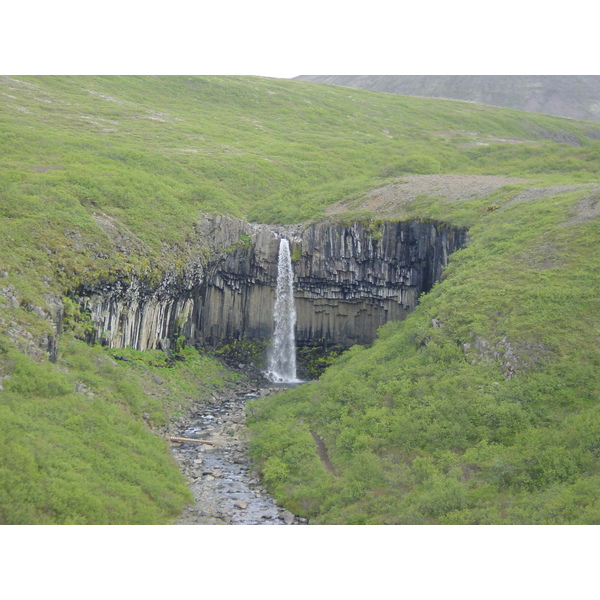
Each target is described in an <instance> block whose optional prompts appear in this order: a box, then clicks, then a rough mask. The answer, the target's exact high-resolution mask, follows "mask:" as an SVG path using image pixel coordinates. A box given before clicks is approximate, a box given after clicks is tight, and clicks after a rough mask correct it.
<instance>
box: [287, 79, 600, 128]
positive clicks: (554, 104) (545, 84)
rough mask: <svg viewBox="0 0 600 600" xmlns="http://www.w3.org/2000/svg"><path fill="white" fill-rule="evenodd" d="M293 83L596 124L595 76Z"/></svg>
mask: <svg viewBox="0 0 600 600" xmlns="http://www.w3.org/2000/svg"><path fill="white" fill-rule="evenodd" d="M295 79H298V80H301V81H308V82H312V83H327V84H332V85H342V86H347V87H354V88H361V89H365V90H371V91H376V92H387V93H390V94H405V95H408V96H425V97H432V98H451V99H454V100H467V101H469V102H478V103H480V104H490V105H492V106H502V107H504V108H516V109H519V110H527V111H529V112H539V113H546V114H549V115H557V116H559V117H570V118H573V119H587V120H594V121H600V76H598V75H300V76H299V77H296V78H295Z"/></svg>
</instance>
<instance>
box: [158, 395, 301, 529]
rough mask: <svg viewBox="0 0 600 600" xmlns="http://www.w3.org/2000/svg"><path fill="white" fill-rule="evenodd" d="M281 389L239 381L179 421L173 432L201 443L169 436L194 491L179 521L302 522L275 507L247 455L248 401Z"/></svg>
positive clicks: (252, 523)
mask: <svg viewBox="0 0 600 600" xmlns="http://www.w3.org/2000/svg"><path fill="white" fill-rule="evenodd" d="M281 389H282V388H276V387H259V386H257V385H248V384H243V385H238V386H236V387H235V388H232V389H230V390H229V391H227V392H225V393H223V394H221V395H220V396H219V397H217V396H213V397H212V399H211V400H210V401H208V402H199V403H198V404H196V405H194V406H193V407H192V408H191V410H190V411H189V412H188V414H187V416H185V417H183V418H181V419H180V420H179V422H178V423H177V424H175V425H174V426H173V427H172V428H171V430H170V432H169V434H168V435H169V436H170V437H174V438H189V439H196V440H198V441H201V442H209V444H203V443H196V442H178V441H171V451H172V452H173V456H174V457H175V459H176V461H177V463H178V464H179V467H180V468H181V471H182V472H183V474H184V475H185V476H186V477H187V479H188V484H189V488H190V490H191V491H192V493H193V494H194V499H195V502H194V504H192V505H190V506H188V507H186V508H185V510H184V511H183V513H182V514H181V516H180V517H179V518H178V519H177V520H176V521H175V524H176V525H302V524H308V521H307V519H303V518H299V517H297V516H295V515H293V514H292V513H291V512H290V511H288V510H285V509H284V508H281V507H279V506H277V504H276V503H275V500H274V499H273V498H272V497H271V496H270V495H269V493H268V492H267V491H266V489H265V488H264V487H263V485H262V483H261V481H260V479H259V476H258V473H257V472H256V471H255V470H254V469H253V467H252V460H251V458H250V457H249V456H248V442H247V430H246V426H245V420H246V405H247V404H248V403H250V402H252V401H253V400H254V399H256V398H258V397H260V396H266V395H270V394H273V393H278V392H280V391H281Z"/></svg>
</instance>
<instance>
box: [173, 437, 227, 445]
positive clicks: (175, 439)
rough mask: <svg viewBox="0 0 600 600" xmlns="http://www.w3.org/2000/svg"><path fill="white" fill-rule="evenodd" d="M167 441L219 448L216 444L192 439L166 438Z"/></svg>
mask: <svg viewBox="0 0 600 600" xmlns="http://www.w3.org/2000/svg"><path fill="white" fill-rule="evenodd" d="M166 439H167V440H169V441H171V442H192V443H194V444H208V445H209V446H220V445H221V444H217V442H205V441H203V440H196V439H194V438H180V437H167V438H166Z"/></svg>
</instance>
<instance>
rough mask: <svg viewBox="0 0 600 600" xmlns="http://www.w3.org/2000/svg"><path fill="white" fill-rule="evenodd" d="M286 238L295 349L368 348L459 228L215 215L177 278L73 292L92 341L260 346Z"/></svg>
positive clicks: (433, 275) (267, 330)
mask: <svg viewBox="0 0 600 600" xmlns="http://www.w3.org/2000/svg"><path fill="white" fill-rule="evenodd" d="M281 237H285V238H287V239H288V240H289V241H290V248H291V252H292V260H293V270H294V289H295V298H296V310H297V326H296V340H297V343H298V344H301V345H320V344H342V345H344V346H350V345H352V344H357V343H358V344H360V343H368V342H371V341H372V340H373V339H374V337H375V334H376V330H377V328H378V327H380V326H381V325H383V324H384V323H386V322H387V321H389V320H400V319H403V318H405V317H406V315H407V314H409V313H410V311H412V310H413V309H414V307H415V306H416V303H417V300H418V297H419V295H420V294H421V293H423V292H427V291H429V289H431V286H432V285H433V283H434V282H435V281H436V280H437V279H438V278H439V277H440V275H441V272H442V269H443V268H444V266H445V265H446V264H447V262H448V257H449V255H450V254H451V253H452V252H454V251H455V250H457V249H459V248H460V247H461V246H463V245H464V243H465V238H466V232H465V231H464V230H457V229H450V228H446V227H443V226H441V225H438V224H434V223H408V222H386V223H381V224H377V225H374V224H373V223H365V224H363V223H354V224H352V225H350V226H343V225H339V224H331V223H319V224H313V225H294V226H270V225H258V224H251V223H245V222H243V221H240V220H236V219H232V218H230V217H224V216H218V217H214V218H206V219H204V220H202V221H201V222H200V223H199V224H198V227H197V240H195V241H193V242H192V243H193V244H196V245H197V246H198V256H203V257H204V258H203V259H202V260H200V259H198V261H196V262H195V263H194V264H191V265H187V268H186V269H185V275H184V276H183V277H181V276H179V277H177V278H175V277H173V276H172V275H169V274H168V273H166V274H165V275H164V276H163V281H162V282H161V283H160V284H159V285H157V286H156V287H155V288H154V289H150V288H148V286H144V285H142V284H141V282H139V281H136V280H135V278H134V279H133V280H131V281H129V282H128V283H127V284H126V285H125V284H124V283H122V282H116V283H114V284H111V285H108V286H104V287H102V288H100V287H95V288H94V287H93V286H92V287H90V286H88V287H87V288H86V289H82V290H80V292H79V295H80V302H81V303H82V304H83V305H84V306H85V307H86V308H87V309H88V310H89V311H90V315H91V318H92V323H93V325H94V328H95V330H96V338H97V339H99V340H100V341H102V343H105V344H107V345H109V346H112V347H120V346H132V347H134V348H137V349H140V350H143V349H147V348H156V347H159V346H161V344H168V340H169V339H172V338H173V336H174V335H180V334H183V335H184V336H185V337H186V338H187V340H188V341H189V342H190V343H200V344H209V345H215V344H218V343H219V342H221V341H223V340H232V339H242V338H248V339H268V338H270V337H271V335H272V331H273V307H274V303H275V281H276V277H277V255H278V249H279V242H280V238H281Z"/></svg>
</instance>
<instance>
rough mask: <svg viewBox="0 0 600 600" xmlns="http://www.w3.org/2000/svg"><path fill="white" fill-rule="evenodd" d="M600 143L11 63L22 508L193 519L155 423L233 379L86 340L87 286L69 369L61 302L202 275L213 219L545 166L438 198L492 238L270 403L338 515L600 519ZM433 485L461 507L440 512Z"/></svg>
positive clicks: (10, 442) (460, 112) (458, 220)
mask: <svg viewBox="0 0 600 600" xmlns="http://www.w3.org/2000/svg"><path fill="white" fill-rule="evenodd" d="M598 139H600V125H598V124H595V123H592V122H578V121H574V120H567V119H560V118H553V117H547V116H542V115H533V114H528V113H523V112H519V111H509V110H501V109H494V108H491V107H482V106H477V105H473V104H468V103H464V102H455V101H442V100H433V99H431V100H428V99H417V98H406V97H399V96H398V97H395V96H390V95H386V94H377V93H370V92H364V91H361V90H352V91H349V90H348V89H343V88H333V87H330V86H318V85H313V84H307V83H300V82H294V81H279V80H269V79H260V78H251V77H2V78H0V156H1V160H0V232H1V239H2V250H1V252H0V377H2V379H1V380H0V383H1V384H2V386H1V387H2V389H1V390H0V397H1V402H0V409H1V410H2V413H3V418H2V420H1V422H0V436H2V444H0V448H1V450H0V490H1V493H2V497H1V498H0V522H5V523H37V522H40V523H54V522H56V523H65V522H78V523H79V522H85V523H92V522H102V523H105V522H110V523H117V522H120V523H127V522H132V523H133V522H136V523H137V522H166V521H168V520H169V518H171V517H172V516H173V515H174V514H176V513H177V511H178V510H179V508H180V507H181V506H182V504H183V503H185V501H186V500H187V498H188V496H187V491H186V489H185V487H184V485H183V481H182V479H181V476H180V475H179V473H178V471H177V469H176V467H175V465H174V463H173V461H172V460H171V459H170V457H169V456H168V451H167V448H166V446H165V445H164V443H162V441H161V440H159V439H158V438H157V437H156V436H155V435H154V434H152V433H151V432H150V430H149V429H148V427H147V425H146V424H145V423H150V424H153V425H155V426H160V425H161V424H164V423H165V422H166V421H167V420H168V419H169V418H170V416H171V415H172V413H173V411H174V407H177V406H181V405H182V403H185V402H186V401H188V399H189V398H190V397H191V396H192V395H194V394H197V393H200V390H202V389H203V388H205V387H206V386H207V385H216V386H219V385H224V377H225V376H224V375H223V374H220V373H219V371H218V367H217V366H216V364H215V363H213V362H211V361H210V360H209V359H208V358H206V357H203V356H201V355H200V354H199V353H197V352H192V351H191V350H190V351H188V353H187V355H186V356H187V360H186V361H180V362H179V363H177V365H175V366H172V367H170V368H169V367H167V366H166V365H164V364H162V365H157V364H156V361H157V360H158V359H157V358H156V357H153V356H149V357H136V361H137V362H136V361H118V362H115V361H114V358H112V357H111V356H109V355H108V354H107V353H106V352H105V351H104V350H103V349H101V348H98V347H93V348H90V347H87V346H84V345H83V344H82V343H81V342H78V341H77V340H75V339H74V337H75V336H77V335H80V334H81V333H82V328H83V327H85V323H84V322H81V320H80V315H79V314H78V309H77V306H76V305H75V304H74V303H72V302H71V301H69V300H67V299H66V298H65V303H66V305H67V315H66V319H65V332H64V333H63V334H62V335H61V337H60V339H59V353H58V361H57V363H56V364H50V363H48V362H44V361H43V360H41V359H43V355H41V354H40V353H39V352H36V351H35V347H36V343H37V340H39V339H40V338H42V337H43V336H44V335H48V334H51V333H52V328H51V326H50V324H49V322H48V321H47V320H46V319H45V318H44V317H43V313H44V311H45V310H50V309H49V306H50V305H49V302H50V300H49V298H50V297H51V296H52V295H54V296H56V295H60V296H63V297H64V296H66V295H67V294H68V293H69V291H71V290H72V289H74V287H75V286H76V285H77V284H79V283H81V282H84V281H95V280H97V279H99V278H110V277H112V276H114V275H115V274H116V273H125V274H126V273H130V272H136V273H138V274H144V275H145V276H147V277H150V278H151V277H153V276H156V274H157V273H158V272H159V271H160V270H161V269H164V268H167V267H172V268H178V265H180V261H181V255H182V252H183V251H184V246H185V242H186V238H187V236H189V235H191V234H192V232H193V226H194V223H195V222H196V221H197V220H198V218H199V217H200V215H201V213H207V212H218V213H227V214H231V215H234V216H238V217H242V218H247V219H250V220H257V221H262V222H278V223H291V222H298V221H302V220H307V219H319V218H322V217H323V216H324V215H325V214H326V212H327V209H328V207H330V206H332V205H333V204H334V203H340V201H341V202H342V204H343V205H344V206H347V207H350V208H349V209H348V210H354V208H352V207H358V206H361V205H362V199H364V198H365V197H366V195H367V194H368V193H369V190H372V189H373V188H377V187H381V186H384V185H386V184H388V183H390V182H399V181H400V182H401V181H402V177H403V176H406V175H419V174H437V173H449V174H470V175H478V174H486V175H502V176H511V177H520V178H524V179H528V180H529V181H527V182H522V183H518V184H514V185H512V186H507V187H504V188H502V189H500V190H499V191H497V192H495V193H494V194H493V195H492V196H489V197H485V198H476V199H475V198H472V197H470V195H466V196H465V197H464V198H461V199H459V200H453V201H448V200H446V199H444V197H443V194H441V193H437V192H436V191H435V189H432V190H431V193H429V194H425V195H421V196H419V197H418V198H416V199H414V201H412V202H411V203H409V204H408V205H406V206H403V207H402V209H401V210H398V211H395V212H394V216H395V217H396V218H401V217H410V218H414V219H439V220H443V221H445V222H448V223H451V224H457V225H461V226H462V225H466V226H469V227H470V228H471V234H470V244H469V248H468V249H466V250H465V251H463V252H461V253H459V255H457V256H456V259H455V260H454V261H453V263H452V266H451V268H450V269H449V271H448V275H447V278H446V280H445V281H444V282H443V283H441V284H440V285H439V286H438V287H436V288H435V289H434V290H433V291H432V293H431V294H430V295H429V296H428V297H427V298H426V300H425V302H424V303H423V305H422V307H421V308H420V309H419V310H418V311H417V312H416V313H415V314H414V315H413V317H411V318H410V319H408V320H407V321H406V322H405V323H403V324H399V325H390V326H388V327H387V328H385V329H384V330H383V331H382V338H381V340H380V341H379V342H378V343H377V344H375V345H374V346H373V348H372V349H362V350H361V349H354V350H352V351H350V352H349V353H348V354H346V355H344V357H343V358H342V359H340V362H339V364H337V365H335V366H334V367H332V368H331V369H330V371H329V372H328V373H327V374H326V375H325V376H324V377H323V378H322V380H321V381H320V382H317V383H313V384H310V385H307V386H303V387H301V388H299V389H298V390H296V391H294V392H289V393H286V394H283V395H278V396H277V398H278V399H277V400H268V401H265V402H264V403H263V408H262V409H261V412H260V413H259V414H257V417H256V425H255V426H256V431H257V434H256V443H255V449H254V452H255V454H256V456H257V457H258V459H259V460H260V461H261V464H262V465H263V468H264V473H265V479H266V480H267V482H268V483H269V484H270V485H271V486H272V487H273V489H274V491H275V492H276V493H277V494H278V495H280V496H281V497H282V498H284V499H285V500H286V501H288V502H289V503H290V506H292V507H294V509H295V510H300V511H304V512H306V513H307V514H311V515H312V516H314V517H316V518H319V519H322V520H324V521H328V522H346V521H348V522H364V521H368V520H374V521H377V522H422V521H427V520H432V521H434V522H459V521H460V522H470V520H476V519H480V521H481V522H486V519H487V520H488V521H490V520H494V519H496V520H502V519H504V520H512V521H518V520H519V519H521V521H523V520H527V519H530V518H532V517H531V516H530V514H531V513H532V509H531V506H533V505H532V504H531V503H534V504H535V503H536V502H537V504H536V506H537V505H539V506H542V505H543V502H550V503H552V502H554V503H558V505H560V506H561V507H562V506H563V504H564V503H565V502H567V500H566V499H568V502H570V503H571V504H569V506H570V507H571V508H570V509H569V510H570V511H571V512H570V513H569V511H568V510H567V509H563V508H561V509H560V510H562V511H563V512H562V513H561V514H562V515H563V516H562V517H560V518H562V519H563V520H567V521H569V522H575V521H576V520H577V519H583V518H585V519H588V520H590V519H591V520H593V519H595V518H596V517H594V510H596V508H595V504H594V501H593V500H591V498H592V496H593V493H594V490H595V487H594V486H595V481H596V479H595V478H596V476H597V473H596V466H597V465H596V459H595V458H594V457H595V456H596V455H595V454H594V452H595V450H594V448H595V446H594V444H595V443H596V442H595V441H594V439H593V435H594V434H593V433H589V432H590V431H593V429H589V428H588V427H587V425H586V423H594V422H595V421H594V419H595V416H594V413H593V404H594V401H595V400H597V394H598V381H597V377H596V374H595V371H596V370H597V369H595V368H594V367H595V366H597V365H596V363H595V361H597V356H598V354H597V353H598V329H597V327H598V325H597V321H596V315H597V314H598V310H597V309H598V306H597V305H596V298H597V297H598V294H597V291H598V290H597V285H598V284H597V282H598V263H597V260H598V259H597V256H596V255H595V254H594V252H593V249H594V244H595V243H597V241H598V231H597V227H598V220H597V219H596V218H595V216H596V215H597V211H596V206H597V204H596V202H597V197H598V196H597V191H596V188H594V187H593V184H595V183H596V182H597V181H598V170H599V168H600V160H599V158H600V142H598V141H597V140H598ZM587 184H589V185H587ZM572 185H578V186H584V187H578V188H571V187H565V186H572ZM545 186H563V187H560V188H554V191H556V190H558V189H560V190H562V191H561V192H560V193H559V194H558V195H555V194H554V193H553V192H552V191H549V192H543V191H542V192H536V191H534V190H536V189H540V188H543V187H545ZM583 198H587V199H583ZM376 210H377V209H375V211H376ZM355 216H360V218H361V219H366V218H370V217H377V216H378V214H377V213H376V212H371V213H369V212H365V211H364V210H362V211H360V212H359V213H358V214H357V215H355ZM343 218H346V219H351V218H352V215H351V214H350V215H349V214H346V215H344V217H343ZM500 282H501V283H500ZM433 319H435V323H436V325H440V326H435V327H434V326H433V324H432V323H433V322H434V321H432V320H433ZM469 344H470V346H469ZM507 355H508V358H507ZM513 355H514V356H516V358H515V359H514V360H513V359H512V358H511V357H512V356H513ZM508 359H510V360H512V361H513V362H514V363H515V365H513V366H514V370H515V373H513V374H512V375H513V376H512V377H511V378H510V379H508V380H507V378H506V376H505V374H504V371H505V370H506V367H505V366H504V364H503V361H504V362H506V361H507V360H508ZM111 361H112V362H111ZM472 362H474V364H471V363H472ZM509 362H510V361H509ZM113 363H115V364H113ZM152 369H159V370H160V373H161V375H160V377H161V378H162V379H165V380H166V381H168V386H169V387H168V389H167V390H164V389H162V388H161V389H160V390H159V389H158V388H157V387H156V386H154V387H153V386H152V384H151V382H150V383H148V382H149V381H150V379H149V377H148V373H149V372H151V370H152ZM149 370H150V371H149ZM524 371H526V372H524ZM190 378H191V379H190ZM123 381H126V383H122V382H123ZM186 382H188V383H186ZM82 386H83V387H82ZM182 386H183V387H182ZM311 432H312V433H314V434H315V435H317V436H320V437H321V438H322V439H323V440H324V443H325V445H326V447H327V449H328V452H329V454H330V459H331V461H332V464H333V465H334V467H335V470H336V473H337V476H336V475H333V474H331V473H329V472H328V471H326V470H325V469H324V467H323V463H322V461H321V460H320V459H319V457H318V456H317V453H316V446H315V441H314V439H315V438H314V437H313V436H312V433H311ZM584 432H588V433H585V435H584ZM548 436H549V437H548ZM586 436H587V437H586ZM282 444H283V446H282ZM586 444H587V445H586ZM538 448H544V449H548V450H547V451H546V450H544V452H545V454H542V456H543V457H545V458H543V459H540V460H541V461H542V463H543V464H542V463H540V464H542V466H539V467H538V466H535V465H536V464H538V463H536V462H535V460H537V459H535V456H537V455H538V451H537V449H538ZM557 449H558V450H557ZM528 461H529V462H528ZM531 461H533V463H532V462H531ZM544 461H546V462H544ZM557 461H558V462H557ZM561 461H562V462H561ZM538 462H539V461H538ZM532 464H533V465H534V466H530V465H532ZM547 464H549V465H551V466H544V465H547ZM464 465H468V466H466V467H465V466H464ZM494 465H496V466H494ZM497 465H500V466H497ZM552 465H553V466H552ZM419 469H420V470H419ZM461 469H462V471H461ZM536 469H537V470H536ZM553 469H554V471H556V472H554V471H553ZM459 471H461V473H463V474H462V475H459V474H458V473H459ZM538 471H540V472H544V473H545V472H546V471H549V472H552V473H554V474H548V475H543V476H540V478H539V480H538V479H536V477H538V475H536V473H538ZM490 473H491V474H490ZM498 473H500V474H498ZM461 477H462V478H461ZM532 481H536V482H537V483H535V484H534V483H531V482H532ZM536 486H537V487H536ZM432 490H433V491H432ZM428 494H430V495H432V497H433V498H437V497H438V496H441V497H445V495H447V494H450V496H451V497H452V498H453V499H454V500H451V501H448V502H446V501H445V500H444V501H442V505H441V506H442V508H443V510H442V508H439V507H438V508H427V507H428V506H429V504H428V502H430V504H431V503H433V504H435V502H436V501H434V500H427V497H428ZM536 494H537V495H536ZM540 494H541V495H540ZM544 494H545V495H544ZM423 498H425V500H424V499H423ZM456 498H458V499H459V500H456ZM482 498H483V499H482ZM503 502H504V504H503ZM528 502H529V503H530V504H528ZM561 502H562V503H563V504H560V503H561ZM568 502H567V503H568ZM478 503H479V504H478ZM506 503H508V504H506ZM540 503H541V504H540ZM588 504H589V506H590V508H588ZM436 506H437V505H436ZM507 506H509V507H510V510H508V509H507V508H506V507H507ZM544 506H545V505H544ZM423 507H425V508H423ZM480 507H483V508H481V511H483V513H484V516H483V517H479V516H477V515H475V513H476V512H477V510H479V508H480ZM513 507H516V508H514V509H513ZM573 507H579V508H573ZM548 510H550V509H548ZM557 510H558V509H557ZM453 511H454V512H456V511H458V512H456V514H454V513H453ZM469 511H471V512H469ZM473 511H475V512H473ZM507 511H508V512H507ZM511 511H512V512H511ZM514 511H516V512H514ZM519 511H521V512H519ZM528 511H529V512H528ZM586 511H587V512H586ZM559 512H560V511H559ZM459 513H460V514H459ZM483 513H482V514H483ZM477 514H479V513H477ZM473 515H475V516H473ZM523 515H524V516H523ZM564 515H566V516H564ZM548 518H549V517H548ZM557 518H558V517H557Z"/></svg>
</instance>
